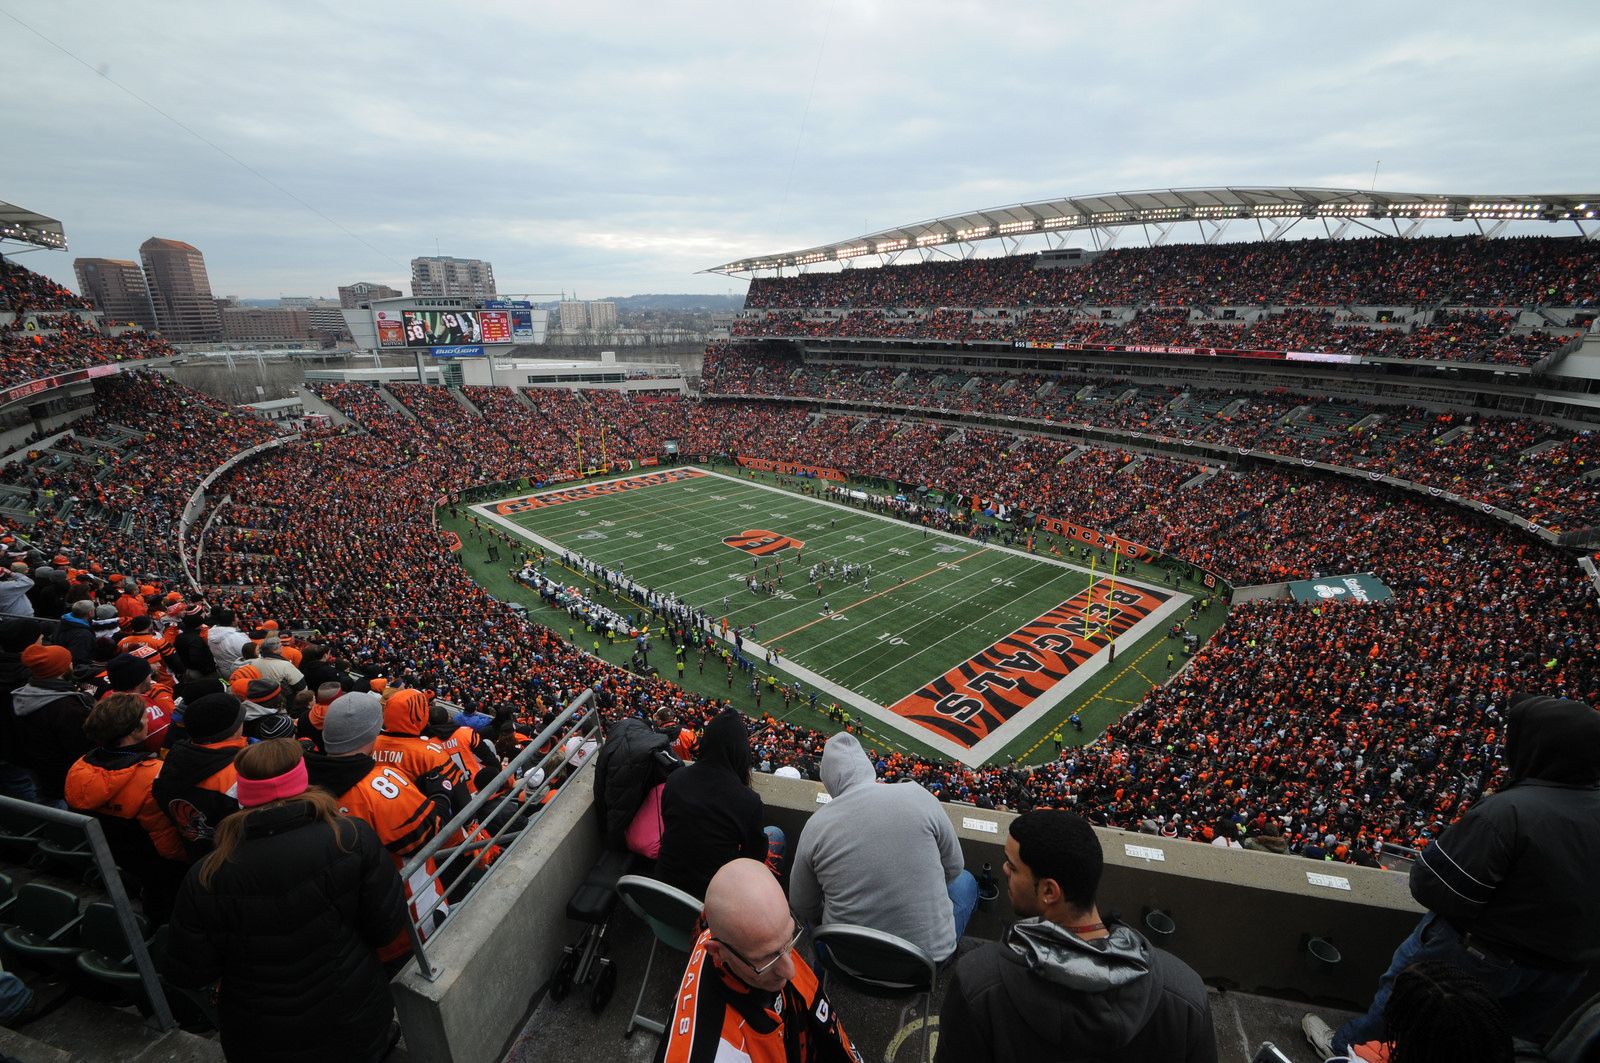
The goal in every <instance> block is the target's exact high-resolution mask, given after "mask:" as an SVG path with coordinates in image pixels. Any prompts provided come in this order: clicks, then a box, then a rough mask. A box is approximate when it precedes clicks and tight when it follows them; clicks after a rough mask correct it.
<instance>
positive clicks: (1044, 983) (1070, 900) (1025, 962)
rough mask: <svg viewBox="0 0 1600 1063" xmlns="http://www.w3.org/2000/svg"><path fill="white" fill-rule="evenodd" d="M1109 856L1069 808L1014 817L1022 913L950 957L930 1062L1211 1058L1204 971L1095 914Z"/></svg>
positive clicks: (1135, 1062) (1014, 902)
mask: <svg viewBox="0 0 1600 1063" xmlns="http://www.w3.org/2000/svg"><path fill="white" fill-rule="evenodd" d="M1104 863H1105V857H1104V855H1103V854H1102V853H1101V851H1100V839H1099V838H1097V837H1095V833H1094V828H1093V827H1091V826H1089V824H1088V823H1086V822H1084V821H1083V820H1082V819H1080V818H1079V817H1077V816H1075V815H1073V814H1072V813H1071V812H1049V811H1038V812H1029V813H1026V814H1025V815H1021V816H1018V817H1017V818H1016V820H1014V821H1013V822H1012V824H1011V836H1010V837H1009V838H1007V839H1006V863H1005V873H1006V883H1007V887H1008V889H1009V892H1010V895H1011V907H1012V909H1013V910H1014V911H1015V912H1016V913H1017V914H1018V915H1020V916H1022V917H1023V918H1022V919H1021V920H1020V921H1019V922H1017V923H1014V924H1012V926H1011V928H1010V929H1009V930H1007V931H1006V932H1005V934H1004V936H1003V937H1002V938H1001V940H1000V941H999V942H988V943H985V944H984V945H982V946H980V947H978V948H976V949H974V950H972V951H971V952H969V953H967V954H966V955H964V956H963V957H962V958H961V962H960V963H958V964H956V971H955V976H954V977H953V978H951V980H950V985H949V987H948V988H947V989H946V991H945V995H944V1008H943V1009H942V1010H941V1011H940V1013H939V1055H938V1057H937V1063H958V1061H959V1063H987V1061H990V1060H1051V1061H1052V1063H1068V1061H1072V1060H1094V1061H1095V1063H1146V1061H1156V1060H1159V1061H1160V1063H1217V1038H1216V1031H1215V1030H1214V1029H1213V1027H1212V1024H1211V1006H1210V1004H1209V1002H1208V1001H1207V1000H1206V987H1205V985H1204V984H1203V983H1202V982H1201V981H1200V976H1199V975H1197V974H1195V973H1194V971H1192V970H1191V969H1190V968H1189V967H1188V965H1186V964H1185V963H1184V962H1183V961H1182V960H1180V959H1178V958H1177V957H1176V956H1173V955H1172V954H1171V953H1168V952H1163V951H1162V950H1160V949H1158V948H1156V947H1155V946H1154V945H1152V944H1150V942H1148V941H1146V940H1145V939H1144V937H1143V936H1142V935H1141V934H1139V932H1138V931H1136V930H1134V929H1133V928H1131V927H1128V926H1125V925H1123V924H1121V923H1116V922H1113V923H1110V924H1107V923H1106V922H1105V921H1104V920H1102V919H1101V918H1100V912H1099V909H1098V907H1097V906H1096V903H1095V894H1096V892H1097V891H1098V890H1099V887H1100V872H1101V869H1102V867H1103V866H1104Z"/></svg>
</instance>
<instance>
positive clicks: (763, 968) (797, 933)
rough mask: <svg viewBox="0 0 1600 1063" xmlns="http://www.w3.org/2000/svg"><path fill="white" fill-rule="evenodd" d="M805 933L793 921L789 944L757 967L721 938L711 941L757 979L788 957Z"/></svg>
mask: <svg viewBox="0 0 1600 1063" xmlns="http://www.w3.org/2000/svg"><path fill="white" fill-rule="evenodd" d="M791 918H792V917H791ZM805 932H806V928H805V927H803V926H801V925H800V920H798V919H796V920H795V921H794V937H792V938H790V939H789V943H788V944H787V945H785V946H784V947H783V948H781V949H779V950H778V951H777V952H776V953H775V954H774V955H773V957H772V959H770V960H768V961H767V962H766V963H763V964H761V965H759V966H758V965H756V964H754V963H751V962H750V960H749V959H748V958H747V957H746V956H745V954H744V953H742V952H740V951H739V950H738V949H736V948H734V947H733V946H732V945H730V944H728V943H727V942H726V941H723V940H722V939H721V938H717V937H714V938H712V939H711V940H712V941H715V942H716V943H717V944H718V945H721V946H722V947H723V948H725V949H727V950H728V951H729V952H730V953H732V954H733V957H734V959H736V960H738V961H739V962H740V963H742V964H744V965H745V966H746V967H748V968H750V970H752V971H754V972H755V974H756V977H758V978H759V977H760V976H761V975H764V974H766V973H767V972H768V971H770V970H772V969H773V968H774V967H776V966H777V965H778V961H779V960H781V959H783V958H784V957H785V956H787V955H789V953H790V951H791V950H792V949H793V948H794V947H795V946H796V945H798V944H799V943H800V937H801V935H803V934H804V933H805Z"/></svg>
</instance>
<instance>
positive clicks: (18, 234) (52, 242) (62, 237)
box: [0, 202, 67, 251]
mask: <svg viewBox="0 0 1600 1063" xmlns="http://www.w3.org/2000/svg"><path fill="white" fill-rule="evenodd" d="M0 240H10V241H13V242H15V243H20V244H33V245H34V246H35V247H43V248H48V249H50V250H52V251H65V250H66V249H67V234H66V230H65V229H63V228H62V226H61V223H60V222H59V221H57V220H56V219H54V218H50V217H46V216H45V215H43V214H40V213H38V212H37V211H32V210H28V209H27V208H25V207H19V206H17V205H16V204H14V203H4V202H0Z"/></svg>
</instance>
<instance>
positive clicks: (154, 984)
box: [0, 797, 178, 1032]
mask: <svg viewBox="0 0 1600 1063" xmlns="http://www.w3.org/2000/svg"><path fill="white" fill-rule="evenodd" d="M0 812H3V813H4V814H5V815H7V816H8V817H9V816H15V817H18V818H28V819H37V820H40V821H42V822H45V823H54V824H57V825H58V826H63V827H71V828H75V829H77V830H81V831H83V834H84V837H85V838H86V839H87V840H88V842H89V852H90V853H91V854H92V855H93V857H94V866H95V869H96V870H97V871H99V873H100V878H101V880H102V881H103V882H104V883H105V888H106V896H108V897H109V898H110V899H111V905H112V907H113V908H115V909H116V911H117V923H118V924H119V925H120V926H121V927H122V934H123V936H124V937H125V938H127V940H128V951H129V953H130V954H131V955H132V957H133V964H134V966H135V967H137V968H138V970H139V984H140V985H141V986H142V987H143V989H144V993H145V997H146V999H147V1000H149V1002H150V1009H151V1011H152V1012H153V1017H154V1018H155V1021H156V1025H157V1026H158V1027H160V1029H161V1030H162V1031H163V1032H165V1031H167V1030H170V1029H172V1028H174V1027H175V1026H177V1025H178V1024H177V1021H176V1020H175V1019H173V1017H172V1007H171V1006H170V1005H169V1004H168V1003H167V994H166V991H165V990H164V989H163V988H162V986H161V978H160V976H159V975H157V974H156V967H155V964H154V963H153V962H152V961H151V959H150V950H149V948H147V947H146V945H145V939H144V937H143V936H142V935H141V934H140V933H139V926H138V924H137V923H136V922H134V918H133V905H132V904H131V903H130V902H129V900H128V893H127V891H126V890H124V889H123V888H122V875H121V874H120V873H119V872H118V871H117V862H116V860H115V859H113V858H112V856H111V847H110V846H108V845H107V844H106V835H105V831H104V830H103V829H102V828H101V826H100V822H99V820H97V819H95V818H94V817H93V816H86V815H83V814H82V813H81V812H68V811H66V810H64V809H60V808H52V807H51V806H49V805H40V804H35V803H34V802H32V801H19V800H18V799H16V798H14V797H0Z"/></svg>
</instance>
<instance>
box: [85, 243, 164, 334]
mask: <svg viewBox="0 0 1600 1063" xmlns="http://www.w3.org/2000/svg"><path fill="white" fill-rule="evenodd" d="M72 271H73V272H74V273H76V274H77V275H78V290H79V291H80V292H82V293H83V296H84V298H85V299H88V300H89V301H90V302H91V303H93V304H94V308H95V309H96V310H99V311H100V312H101V313H103V314H105V321H106V324H108V325H128V324H133V325H138V326H139V327H141V328H143V329H145V330H146V331H149V332H154V331H155V330H156V312H155V309H154V308H153V307H151V305H150V289H149V288H147V287H145V283H144V271H143V270H141V269H140V268H139V263H137V262H129V261H128V260H127V259H124V258H79V259H74V260H73V262H72Z"/></svg>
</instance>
